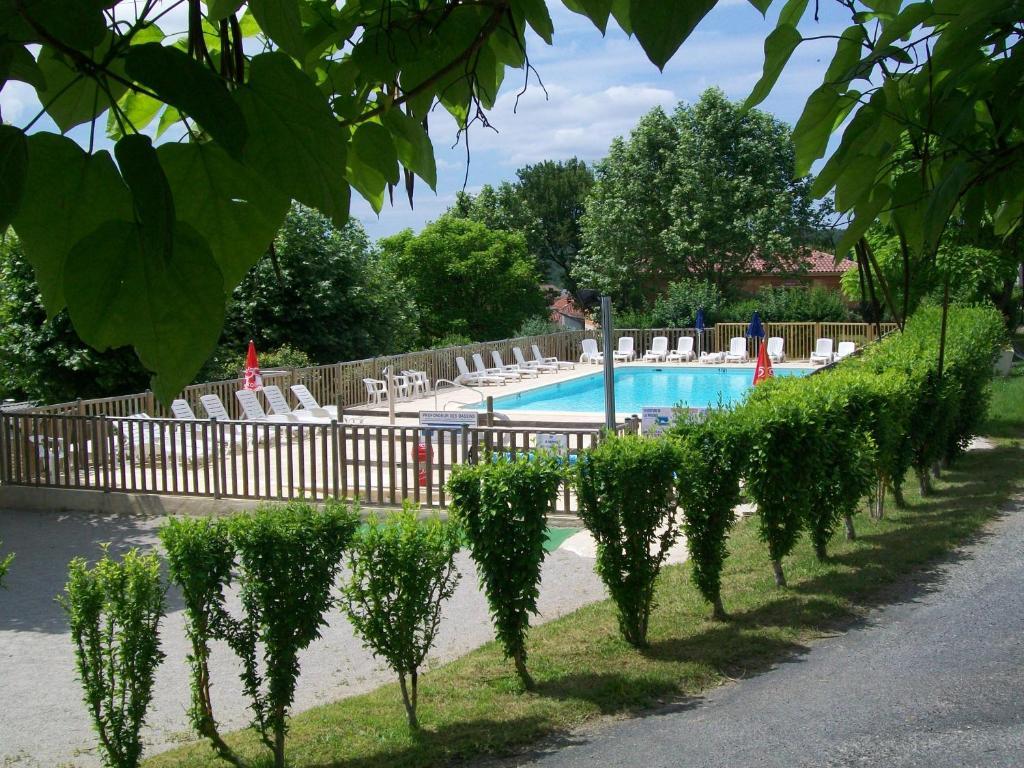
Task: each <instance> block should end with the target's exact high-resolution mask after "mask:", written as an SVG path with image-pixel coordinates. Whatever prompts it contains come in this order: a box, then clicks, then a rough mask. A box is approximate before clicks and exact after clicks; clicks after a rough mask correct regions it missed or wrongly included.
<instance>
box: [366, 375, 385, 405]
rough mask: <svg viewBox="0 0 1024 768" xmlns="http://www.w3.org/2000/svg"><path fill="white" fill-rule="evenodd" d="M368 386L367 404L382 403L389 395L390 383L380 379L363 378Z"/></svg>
mask: <svg viewBox="0 0 1024 768" xmlns="http://www.w3.org/2000/svg"><path fill="white" fill-rule="evenodd" d="M363 386H364V387H366V404H367V405H380V404H381V402H382V401H384V400H387V397H388V383H387V382H386V381H381V380H380V379H363Z"/></svg>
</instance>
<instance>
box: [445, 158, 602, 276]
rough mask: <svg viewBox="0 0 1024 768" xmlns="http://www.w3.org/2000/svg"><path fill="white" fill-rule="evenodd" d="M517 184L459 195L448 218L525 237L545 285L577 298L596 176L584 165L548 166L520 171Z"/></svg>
mask: <svg viewBox="0 0 1024 768" xmlns="http://www.w3.org/2000/svg"><path fill="white" fill-rule="evenodd" d="M516 176H517V178H518V181H516V182H515V183H509V182H502V183H501V184H500V185H499V186H498V187H497V189H495V188H494V187H492V186H490V185H489V184H485V185H484V187H483V188H482V189H481V190H480V192H479V194H477V195H468V194H466V193H464V192H460V193H459V194H458V195H456V200H455V205H454V206H452V208H451V209H450V210H449V213H450V214H451V215H453V216H456V217H459V218H467V219H472V220H474V221H479V222H481V223H483V224H486V225H487V226H488V227H491V228H495V229H506V230H508V231H510V232H520V233H522V235H523V236H524V237H525V238H526V246H527V248H528V249H529V251H530V254H531V255H532V256H533V257H534V258H535V259H537V264H538V265H539V267H540V268H541V270H542V271H543V272H544V274H545V276H546V279H547V280H549V281H551V282H552V283H554V284H555V285H558V286H560V287H564V288H566V289H568V290H569V292H570V293H572V294H573V295H575V294H576V293H577V291H578V290H579V289H578V286H577V284H576V280H575V279H574V278H573V275H572V267H573V264H574V263H575V259H576V255H577V254H578V253H579V251H580V248H581V247H582V242H581V236H580V219H581V217H582V216H583V207H584V200H585V199H586V196H587V193H588V192H589V191H590V187H591V186H592V185H593V183H594V174H593V172H592V171H591V170H590V168H589V167H588V166H587V164H586V163H584V162H583V161H582V160H580V159H578V158H575V157H574V158H572V159H571V160H565V161H561V160H559V161H556V160H545V161H543V162H541V163H537V164H535V165H526V166H523V167H522V168H520V169H519V170H517V171H516Z"/></svg>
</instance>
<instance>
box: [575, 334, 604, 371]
mask: <svg viewBox="0 0 1024 768" xmlns="http://www.w3.org/2000/svg"><path fill="white" fill-rule="evenodd" d="M580 345H581V346H582V347H583V354H581V355H580V362H581V363H594V364H596V365H600V364H601V363H603V362H604V355H602V354H601V353H600V352H598V351H597V339H583V340H582V341H581V342H580Z"/></svg>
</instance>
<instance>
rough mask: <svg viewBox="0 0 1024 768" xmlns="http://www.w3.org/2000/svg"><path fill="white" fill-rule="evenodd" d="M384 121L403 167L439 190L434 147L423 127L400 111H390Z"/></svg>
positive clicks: (432, 187) (385, 114)
mask: <svg viewBox="0 0 1024 768" xmlns="http://www.w3.org/2000/svg"><path fill="white" fill-rule="evenodd" d="M383 120H384V125H385V126H386V127H387V129H388V130H389V131H391V137H392V138H393V139H394V140H395V148H396V149H397V150H398V159H399V160H400V161H401V162H402V165H404V166H405V167H406V168H408V169H409V170H410V171H412V172H413V173H415V174H416V175H417V176H419V177H420V178H421V179H423V180H424V181H425V182H427V184H428V185H429V186H430V188H431V189H437V166H436V164H435V160H434V146H433V144H431V142H430V136H429V135H427V132H426V130H425V129H424V128H423V125H422V124H421V123H419V122H418V121H416V120H414V119H413V118H411V117H409V116H408V115H406V114H405V113H403V112H402V111H401V110H399V109H389V110H388V111H387V112H385V113H384V117H383Z"/></svg>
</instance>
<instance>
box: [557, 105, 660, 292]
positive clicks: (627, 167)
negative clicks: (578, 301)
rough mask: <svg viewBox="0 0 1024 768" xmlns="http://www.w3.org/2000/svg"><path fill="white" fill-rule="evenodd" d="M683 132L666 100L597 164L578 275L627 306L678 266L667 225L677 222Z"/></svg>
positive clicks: (583, 223) (654, 288) (584, 284)
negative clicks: (674, 194)
mask: <svg viewBox="0 0 1024 768" xmlns="http://www.w3.org/2000/svg"><path fill="white" fill-rule="evenodd" d="M678 141H679V134H678V130H677V128H676V126H675V124H674V123H673V122H672V120H670V119H669V117H668V115H666V114H665V113H664V111H662V109H661V108H660V107H655V108H654V109H653V110H651V111H650V112H648V113H647V114H646V115H644V116H643V117H642V118H640V121H639V122H638V123H637V125H636V127H635V128H634V129H633V130H632V131H631V132H630V135H629V140H628V141H625V140H623V139H621V138H616V139H614V140H613V141H612V144H611V147H610V148H609V150H608V156H607V157H606V158H605V159H604V160H602V161H600V162H599V163H597V165H595V166H594V177H595V178H594V186H593V188H592V189H591V190H590V195H589V196H588V197H587V200H586V212H585V213H584V214H583V217H582V219H581V222H580V226H581V229H582V236H583V248H582V250H581V252H580V254H579V256H578V257H577V259H576V264H575V266H574V267H573V277H574V278H575V279H576V283H577V284H578V285H580V286H581V287H584V288H596V289H598V290H600V291H601V292H602V293H607V294H609V295H610V296H612V297H613V298H614V299H615V302H616V304H617V305H619V306H622V307H632V308H639V307H641V306H643V305H644V304H645V303H646V301H647V299H648V298H649V297H650V296H652V295H653V294H654V293H655V292H656V291H657V289H658V288H659V287H660V286H662V285H664V284H665V283H667V282H669V281H670V280H672V279H673V278H675V277H678V275H676V274H673V273H672V271H671V269H670V265H669V255H668V251H667V249H666V247H665V241H664V238H663V237H662V233H663V232H665V231H666V230H667V229H668V228H669V227H670V226H671V223H672V220H671V215H670V214H669V211H668V205H667V201H668V200H669V198H670V196H671V191H672V181H673V180H672V170H671V168H670V165H671V160H672V155H673V152H674V149H675V146H676V144H677V142H678Z"/></svg>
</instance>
